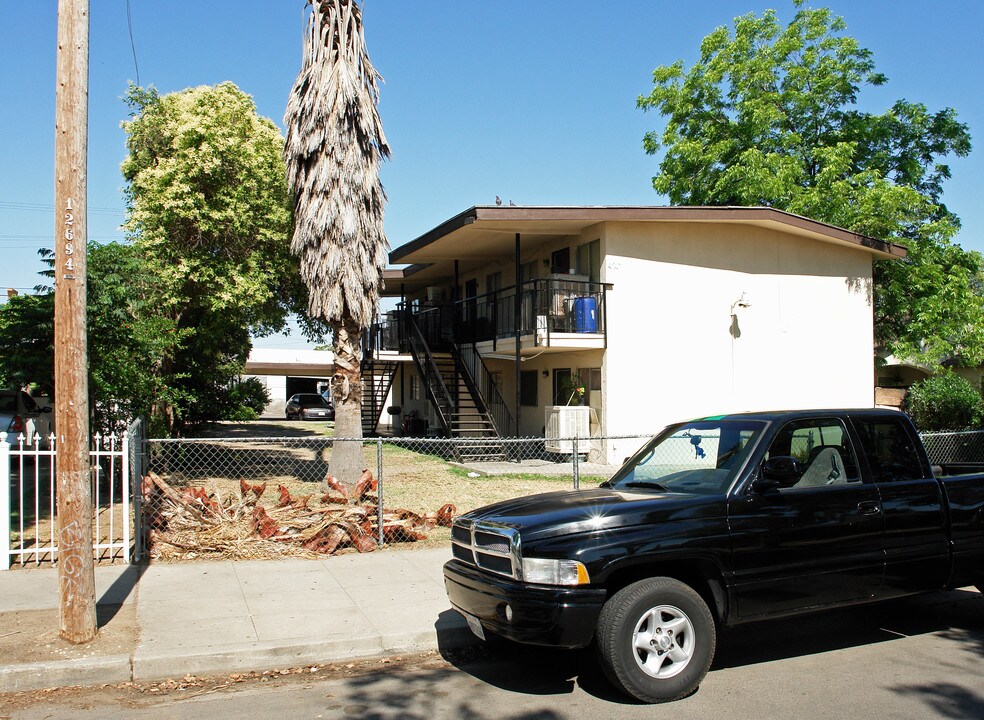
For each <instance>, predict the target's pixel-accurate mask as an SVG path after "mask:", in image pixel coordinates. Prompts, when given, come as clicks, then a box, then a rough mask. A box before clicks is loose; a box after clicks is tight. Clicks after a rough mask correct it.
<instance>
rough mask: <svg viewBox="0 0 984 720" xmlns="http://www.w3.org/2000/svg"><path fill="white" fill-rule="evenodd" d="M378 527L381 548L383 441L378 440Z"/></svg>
mask: <svg viewBox="0 0 984 720" xmlns="http://www.w3.org/2000/svg"><path fill="white" fill-rule="evenodd" d="M376 492H377V502H376V525H377V526H378V528H379V547H382V546H383V439H382V438H378V439H377V440H376Z"/></svg>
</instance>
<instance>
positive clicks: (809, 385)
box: [602, 223, 873, 457]
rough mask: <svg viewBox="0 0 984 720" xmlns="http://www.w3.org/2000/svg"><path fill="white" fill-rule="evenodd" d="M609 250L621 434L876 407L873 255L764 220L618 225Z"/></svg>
mask: <svg viewBox="0 0 984 720" xmlns="http://www.w3.org/2000/svg"><path fill="white" fill-rule="evenodd" d="M602 257H603V268H602V273H603V280H604V281H605V282H608V283H612V284H613V285H614V288H613V289H612V290H610V291H609V292H608V296H607V303H608V315H607V321H608V351H607V353H606V354H605V365H604V374H603V377H604V384H605V388H606V402H605V416H606V421H607V431H608V433H609V434H630V433H637V432H652V433H655V432H657V431H658V430H659V429H661V428H662V427H663V426H665V425H667V424H669V423H671V422H675V421H678V420H684V419H688V418H693V417H700V416H703V415H710V414H720V413H726V412H739V411H746V410H769V409H793V408H807V407H817V408H823V407H871V406H872V404H873V390H872V384H871V377H872V371H873V357H872V312H871V256H870V255H869V254H868V253H867V252H864V251H862V250H860V249H851V248H848V247H842V246H839V245H833V244H831V243H826V242H822V241H818V240H813V239H810V238H804V237H799V236H794V235H789V234H786V233H780V232H776V231H773V230H767V229H763V228H758V227H754V226H742V225H713V224H691V223H660V224H658V225H656V224H647V223H612V224H609V225H607V226H606V227H605V228H604V235H603V241H602ZM742 299H743V301H744V303H745V304H746V305H747V307H739V306H736V307H735V310H734V315H735V320H734V321H733V319H732V305H733V304H735V303H737V302H738V301H739V300H742ZM733 322H734V324H735V327H734V330H736V332H732V330H733ZM619 452H621V451H620V449H618V448H614V449H613V457H614V456H617V455H618V454H619Z"/></svg>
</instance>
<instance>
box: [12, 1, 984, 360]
mask: <svg viewBox="0 0 984 720" xmlns="http://www.w3.org/2000/svg"><path fill="white" fill-rule="evenodd" d="M90 2H91V25H90V80H89V81H90V95H89V102H90V105H89V206H90V211H89V237H90V239H93V240H99V241H109V240H112V239H117V238H121V237H122V234H121V232H120V230H119V224H120V223H121V222H122V221H123V210H122V208H123V202H122V196H121V191H122V186H123V182H122V179H121V176H120V173H119V164H120V162H121V161H122V159H123V157H124V155H125V148H124V135H123V132H122V131H121V130H120V129H119V123H120V121H121V120H123V119H124V118H125V117H126V113H127V108H126V107H125V106H124V105H123V103H122V101H121V100H120V98H121V96H122V95H123V94H124V92H125V90H126V87H127V82H128V81H131V80H136V79H137V71H136V69H135V67H134V60H133V54H132V51H131V46H130V36H129V33H128V31H127V12H126V2H125V0H90ZM823 4H825V5H827V6H828V7H831V8H832V9H833V10H834V11H835V12H837V13H838V14H841V15H843V16H844V18H845V20H846V21H847V24H848V32H849V33H850V34H852V35H854V36H855V37H856V38H858V40H859V41H860V43H861V44H862V46H864V47H867V48H869V49H870V50H872V51H873V53H874V56H875V62H876V64H877V67H878V69H879V70H880V71H881V72H884V73H885V74H886V75H887V76H888V78H889V82H888V83H887V84H886V85H885V86H883V87H881V88H868V89H866V90H864V91H863V93H862V96H861V107H862V108H863V109H866V110H871V111H882V110H884V109H885V108H886V107H888V106H889V105H890V104H891V103H892V102H893V101H894V100H895V99H897V98H903V97H904V98H906V99H908V100H911V101H918V102H923V103H925V104H926V105H928V106H929V108H930V109H931V110H938V109H941V108H943V107H946V106H950V107H953V108H955V109H956V110H957V113H958V117H959V119H960V120H961V121H963V122H965V123H967V124H968V125H969V126H970V129H971V135H972V136H973V137H974V138H975V139H978V140H979V139H980V138H981V137H982V136H984V93H982V92H981V89H982V83H981V80H980V73H981V70H982V67H984V62H982V59H984V58H982V55H984V51H982V50H981V43H980V41H979V33H980V29H981V27H984V3H979V2H975V1H972V0H951V1H948V2H941V3H934V4H930V3H926V2H925V0H923V1H922V2H915V1H912V0H831V1H830V2H828V3H823ZM130 5H131V11H132V27H133V39H134V44H135V48H136V56H137V63H138V67H139V80H140V83H141V84H144V85H150V84H153V85H155V86H156V87H157V88H158V90H160V91H161V92H170V91H174V90H181V89H183V88H186V87H191V86H196V85H203V84H214V83H217V82H221V81H224V80H231V81H232V82H234V83H236V84H237V85H238V86H239V87H240V88H242V89H243V90H244V91H246V92H248V93H250V94H251V95H252V96H253V98H254V99H255V101H256V104H257V107H258V110H259V112H260V113H261V114H262V115H265V116H267V117H270V118H272V119H273V120H274V121H275V122H277V124H278V125H282V117H283V110H284V106H285V103H286V100H287V95H288V92H289V90H290V87H291V84H292V83H293V80H294V77H295V76H296V74H297V70H298V68H299V64H300V52H301V31H302V13H301V8H302V6H303V2H302V1H301V0H275V1H269V0H267V1H263V0H235V1H233V0H196V1H195V2H190V1H187V0H166V1H161V0H131V3H130ZM768 7H774V8H776V9H777V10H778V11H779V13H780V16H781V17H782V18H783V19H784V20H786V19H789V18H790V17H791V16H792V14H793V9H792V3H791V1H783V2H778V1H775V0H705V1H702V2H690V3H676V2H657V1H656V0H649V1H646V0H617V1H616V2H609V3H598V2H586V1H584V0H498V1H496V2H489V1H488V0H485V1H482V0H366V7H365V15H364V17H365V25H366V40H367V43H368V46H369V52H370V55H371V56H372V59H373V62H374V64H375V65H376V67H377V68H378V69H379V71H380V72H381V73H382V75H383V77H384V79H385V84H384V85H383V86H382V89H381V101H380V113H381V115H382V119H383V126H384V129H385V131H386V134H387V137H388V140H389V142H390V145H391V146H392V148H393V158H392V160H391V161H390V162H389V163H387V164H386V166H385V168H384V171H383V182H384V184H385V186H386V191H387V193H388V195H389V204H388V206H387V211H386V231H387V234H388V236H389V239H390V243H391V245H392V246H393V247H396V246H399V245H401V244H403V243H405V242H408V241H409V240H412V239H413V238H415V237H416V236H418V235H419V234H421V233H423V232H425V231H427V230H429V229H430V228H432V227H433V226H435V225H437V224H438V223H440V222H441V221H443V220H445V219H447V218H448V217H450V216H452V215H454V214H456V213H458V212H460V211H461V210H464V209H466V208H468V207H470V206H472V205H476V204H486V203H491V202H492V201H493V200H494V198H495V196H496V195H499V196H501V197H502V198H503V199H504V200H505V201H509V200H512V201H514V202H516V203H517V204H520V205H540V204H561V205H579V204H588V205H611V204H655V205H658V204H664V203H665V202H666V200H665V198H663V197H661V196H659V195H657V194H656V193H655V192H654V191H653V189H652V187H651V184H650V182H651V177H652V176H653V175H654V174H655V173H656V170H657V161H656V159H655V158H652V157H649V156H647V155H646V154H645V153H644V152H643V150H642V137H643V135H644V133H645V132H646V131H647V130H651V129H655V128H659V127H661V121H660V118H659V116H658V115H655V114H653V113H648V114H647V113H643V112H641V111H640V110H637V109H636V107H635V102H636V98H637V97H638V96H639V95H640V94H643V93H647V92H648V91H649V89H650V88H651V76H652V75H651V74H652V70H653V68H655V67H656V66H657V65H660V64H668V63H671V62H673V61H674V60H676V59H683V60H684V61H685V62H687V63H689V62H691V61H692V60H694V59H695V57H696V55H697V52H698V46H699V43H700V40H701V39H702V38H703V37H704V36H705V35H706V34H707V33H708V32H710V31H711V30H712V29H714V27H715V26H718V25H722V24H724V25H730V24H731V20H732V18H734V17H735V16H737V15H742V14H745V13H747V12H756V13H760V12H761V11H762V10H763V9H765V8H768ZM56 24H57V2H56V1H55V0H0V253H2V257H3V262H2V263H0V291H2V290H4V289H5V288H8V287H13V288H19V289H22V290H26V289H29V288H31V287H32V286H33V285H35V284H36V283H37V281H38V277H37V272H38V271H39V270H40V269H41V264H40V262H39V260H38V257H37V248H38V247H40V246H42V245H45V246H49V247H50V246H51V237H52V234H53V222H54V220H53V213H52V209H51V208H52V203H53V186H54V181H53V166H54V151H53V144H54V87H55V42H56V29H57V28H56ZM951 168H952V171H953V179H952V180H950V181H949V183H948V184H947V185H946V186H945V194H944V200H945V201H946V203H947V205H948V206H949V207H950V208H951V209H952V210H953V211H955V212H956V213H957V214H958V215H959V216H960V217H961V219H962V220H963V229H962V231H961V233H960V235H959V236H958V238H957V240H958V242H960V244H961V245H963V246H964V247H967V248H973V249H977V250H984V207H982V203H981V201H980V191H979V188H981V187H984V151H978V152H976V153H972V154H971V156H970V157H969V158H964V159H955V160H953V161H952V162H951ZM264 344H268V343H264ZM280 344H286V345H290V346H297V347H301V346H303V345H304V344H305V343H304V342H303V341H302V340H301V339H300V338H295V339H291V340H289V341H286V342H281V343H280Z"/></svg>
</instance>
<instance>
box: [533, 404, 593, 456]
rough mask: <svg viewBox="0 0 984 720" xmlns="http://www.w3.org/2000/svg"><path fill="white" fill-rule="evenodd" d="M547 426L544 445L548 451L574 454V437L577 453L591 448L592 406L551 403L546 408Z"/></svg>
mask: <svg viewBox="0 0 984 720" xmlns="http://www.w3.org/2000/svg"><path fill="white" fill-rule="evenodd" d="M544 410H545V416H546V417H545V422H544V425H545V427H546V431H545V433H544V434H545V438H544V443H543V447H544V449H546V451H547V452H554V453H560V454H561V455H573V454H574V438H575V437H576V438H577V453H578V455H580V454H582V453H586V452H589V451H590V450H591V408H590V407H588V406H587V405H549V406H547V407H546V408H545V409H544Z"/></svg>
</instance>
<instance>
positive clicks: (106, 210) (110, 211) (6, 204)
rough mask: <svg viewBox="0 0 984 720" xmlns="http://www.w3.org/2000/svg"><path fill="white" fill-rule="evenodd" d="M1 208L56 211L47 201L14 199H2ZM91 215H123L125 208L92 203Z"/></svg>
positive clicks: (0, 201)
mask: <svg viewBox="0 0 984 720" xmlns="http://www.w3.org/2000/svg"><path fill="white" fill-rule="evenodd" d="M0 210H27V211H29V212H49V213H50V212H54V211H55V206H54V205H49V204H47V203H26V202H15V201H12V200H0ZM88 212H89V214H90V215H92V214H96V215H123V214H124V213H125V211H124V210H123V208H112V207H98V206H92V205H90V206H89V207H88Z"/></svg>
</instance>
